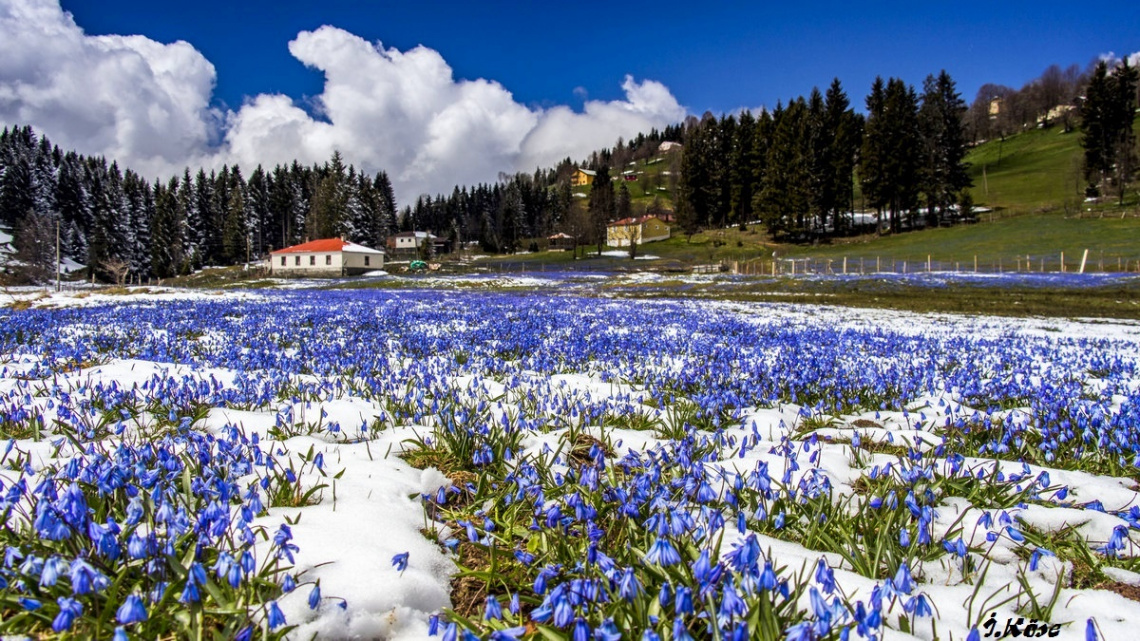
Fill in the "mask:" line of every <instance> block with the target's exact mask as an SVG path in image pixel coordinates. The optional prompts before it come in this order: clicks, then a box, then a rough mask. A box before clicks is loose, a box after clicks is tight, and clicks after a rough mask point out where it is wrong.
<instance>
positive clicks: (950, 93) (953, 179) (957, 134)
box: [918, 70, 973, 226]
mask: <svg viewBox="0 0 1140 641" xmlns="http://www.w3.org/2000/svg"><path fill="white" fill-rule="evenodd" d="M965 113H966V102H965V101H964V100H962V97H961V96H960V95H959V94H958V90H957V88H956V87H955V85H954V81H953V80H952V79H951V78H950V74H948V73H946V71H945V70H943V71H942V72H941V73H939V74H938V77H937V78H935V77H934V76H933V75H930V76H927V77H926V81H925V82H924V83H923V93H922V107H921V108H920V109H919V113H918V116H919V127H920V131H921V136H922V166H921V167H920V171H919V176H920V180H921V189H922V193H923V194H924V196H925V199H926V212H927V225H929V226H934V225H937V224H938V223H939V221H940V220H941V219H946V218H948V217H949V214H950V211H951V210H952V207H953V206H954V205H955V204H956V203H957V201H958V198H959V194H960V193H961V191H962V190H963V189H965V188H967V187H970V186H971V185H972V184H973V183H972V181H971V180H970V174H969V167H968V165H967V164H966V162H965V157H966V132H965V126H964V124H963V117H964V115H965Z"/></svg>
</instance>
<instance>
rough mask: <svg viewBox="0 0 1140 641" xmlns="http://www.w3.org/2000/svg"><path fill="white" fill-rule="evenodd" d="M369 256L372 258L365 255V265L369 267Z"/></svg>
mask: <svg viewBox="0 0 1140 641" xmlns="http://www.w3.org/2000/svg"><path fill="white" fill-rule="evenodd" d="M369 258H370V257H369V256H365V257H364V266H365V267H368V259H369Z"/></svg>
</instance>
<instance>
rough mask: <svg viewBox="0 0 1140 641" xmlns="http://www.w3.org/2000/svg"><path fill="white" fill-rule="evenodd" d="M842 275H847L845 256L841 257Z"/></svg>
mask: <svg viewBox="0 0 1140 641" xmlns="http://www.w3.org/2000/svg"><path fill="white" fill-rule="evenodd" d="M843 275H844V276H846V275H847V257H846V256H844V257H843Z"/></svg>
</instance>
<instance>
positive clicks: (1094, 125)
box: [1081, 60, 1116, 197]
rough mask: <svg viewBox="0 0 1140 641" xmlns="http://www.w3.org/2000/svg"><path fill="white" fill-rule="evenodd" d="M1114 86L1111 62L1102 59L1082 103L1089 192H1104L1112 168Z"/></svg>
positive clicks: (1087, 188)
mask: <svg viewBox="0 0 1140 641" xmlns="http://www.w3.org/2000/svg"><path fill="white" fill-rule="evenodd" d="M1112 111H1113V109H1112V86H1111V84H1110V82H1109V79H1108V63H1107V62H1105V61H1104V60H1101V61H1100V62H1099V63H1097V66H1096V68H1095V69H1094V70H1093V74H1092V77H1090V78H1089V84H1088V87H1086V88H1085V99H1084V101H1083V102H1082V103H1081V146H1082V147H1084V150H1085V166H1084V169H1085V181H1086V183H1087V185H1088V186H1087V187H1086V188H1085V195H1086V196H1090V197H1095V196H1098V195H1100V185H1101V183H1103V182H1104V180H1105V178H1106V177H1107V175H1108V173H1109V171H1110V170H1111V168H1112V155H1113V154H1112V147H1113V144H1114V142H1115V138H1116V136H1115V133H1116V132H1115V131H1114V128H1115V127H1114V123H1113V117H1112V116H1113V114H1112Z"/></svg>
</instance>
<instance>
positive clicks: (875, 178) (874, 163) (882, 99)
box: [859, 76, 888, 234]
mask: <svg viewBox="0 0 1140 641" xmlns="http://www.w3.org/2000/svg"><path fill="white" fill-rule="evenodd" d="M866 106H867V120H866V124H865V125H864V129H863V144H862V151H861V152H860V154H859V184H860V186H861V187H862V190H863V198H864V199H865V200H866V202H867V204H868V205H869V206H871V207H872V208H873V209H874V210H875V211H876V214H877V215H876V218H875V220H876V225H875V233H876V234H878V233H879V232H880V231H881V229H882V224H881V220H882V217H883V211H884V209H885V207H886V205H887V202H888V194H887V188H886V174H887V168H886V162H887V153H888V151H887V135H888V132H887V123H886V112H885V109H886V89H885V87H884V84H883V79H882V77H881V76H880V77H876V78H875V82H874V83H872V84H871V93H870V94H868V95H867V101H866Z"/></svg>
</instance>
